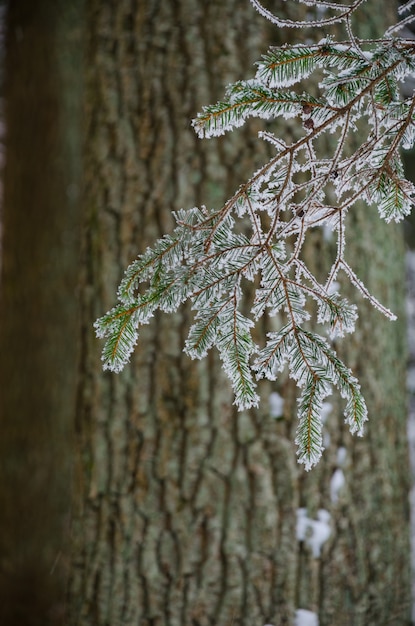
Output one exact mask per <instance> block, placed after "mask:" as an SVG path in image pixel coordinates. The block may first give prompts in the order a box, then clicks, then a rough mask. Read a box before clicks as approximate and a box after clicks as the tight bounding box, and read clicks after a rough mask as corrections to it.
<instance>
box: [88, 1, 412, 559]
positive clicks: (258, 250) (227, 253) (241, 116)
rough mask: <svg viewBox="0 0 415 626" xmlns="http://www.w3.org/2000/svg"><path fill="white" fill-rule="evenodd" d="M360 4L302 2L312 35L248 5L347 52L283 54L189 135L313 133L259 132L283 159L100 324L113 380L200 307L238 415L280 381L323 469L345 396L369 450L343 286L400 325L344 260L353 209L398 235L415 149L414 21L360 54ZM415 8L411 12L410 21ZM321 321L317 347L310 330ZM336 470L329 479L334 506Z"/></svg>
mask: <svg viewBox="0 0 415 626" xmlns="http://www.w3.org/2000/svg"><path fill="white" fill-rule="evenodd" d="M363 1H364V0H356V1H355V2H353V3H346V4H345V3H343V2H319V1H318V0H298V2H300V3H302V4H305V5H306V6H308V7H314V8H316V9H319V10H318V11H316V13H315V14H316V19H315V20H314V21H312V20H311V21H307V22H304V23H303V22H294V21H290V20H283V19H280V18H279V17H278V16H276V15H273V14H271V13H270V12H269V11H268V9H266V8H264V7H263V6H262V4H261V3H260V2H259V0H251V2H252V4H253V6H254V7H255V8H256V9H257V10H258V11H259V12H260V13H261V14H262V15H263V16H264V17H265V18H267V19H269V20H270V21H271V22H272V23H274V24H275V25H277V26H278V27H284V26H288V27H302V26H307V28H309V27H310V26H315V27H320V26H324V28H325V29H326V28H328V27H330V25H332V24H335V23H338V22H344V24H345V26H346V30H347V32H348V34H349V38H348V40H345V41H340V42H338V41H335V39H334V38H333V37H331V36H326V37H324V38H323V39H321V37H320V38H316V42H315V43H314V42H312V41H310V42H309V43H307V44H295V45H291V46H289V45H285V46H282V47H279V48H276V47H272V48H271V49H270V50H268V52H267V53H266V54H264V55H263V56H262V58H261V59H260V60H259V62H258V63H257V65H256V71H255V73H254V75H253V76H252V77H251V78H250V79H248V80H240V81H238V82H236V83H234V84H231V85H230V86H229V87H228V88H227V90H226V93H225V96H224V98H223V99H222V100H221V101H219V102H217V103H216V104H213V105H209V106H205V107H204V108H203V110H202V111H201V112H200V114H199V115H198V116H197V117H196V119H195V120H193V126H194V129H195V131H196V133H197V134H198V135H199V137H217V136H219V135H222V134H224V133H226V132H228V131H232V130H234V129H237V128H238V127H240V126H242V125H243V124H244V123H245V121H246V120H247V119H248V118H250V117H256V118H259V119H262V120H274V119H277V118H282V119H294V120H297V122H298V126H299V128H301V127H302V130H303V132H302V134H301V135H300V136H299V138H298V139H296V140H293V141H292V142H290V140H289V139H288V138H284V137H280V136H277V135H275V134H273V133H272V132H270V130H268V129H267V130H263V131H261V132H260V134H259V136H260V139H261V140H265V141H267V142H268V143H269V146H270V149H271V150H272V151H273V154H272V157H271V159H270V160H269V161H268V162H267V163H265V164H264V165H262V166H261V167H260V168H259V169H258V170H257V171H256V172H255V173H254V174H253V175H252V176H251V178H250V179H249V180H248V181H246V182H245V183H244V184H241V186H240V187H239V189H238V190H237V191H236V192H235V193H234V195H233V196H232V197H231V198H229V200H228V201H227V202H226V203H225V205H224V206H222V207H221V208H219V209H216V210H215V209H207V208H206V207H204V206H202V207H200V208H198V207H194V208H192V209H189V210H184V209H182V210H180V211H177V212H176V213H175V214H174V217H175V220H176V227H175V229H174V231H173V233H171V234H169V235H166V236H164V237H163V238H161V239H159V240H158V241H157V242H156V243H155V244H154V246H153V247H152V248H148V249H147V250H146V251H145V252H144V253H143V254H142V255H140V256H139V257H138V258H137V259H136V261H134V262H133V263H132V264H131V265H130V267H129V268H128V269H127V271H126V274H125V277H124V279H123V280H122V282H121V285H120V287H119V290H118V297H119V304H118V305H117V306H116V307H114V308H113V309H112V310H111V311H109V313H107V314H106V315H105V316H103V317H102V318H100V319H99V320H97V322H96V324H95V328H96V333H97V335H98V336H99V337H103V338H105V339H106V343H105V346H104V349H103V357H102V358H103V362H104V367H105V368H108V369H111V370H113V371H115V372H118V371H120V370H121V369H122V367H123V366H124V365H125V363H126V362H127V361H128V359H129V357H130V355H131V353H132V350H133V348H134V345H135V343H136V341H137V338H138V329H139V327H140V326H141V325H142V324H147V323H149V321H150V320H151V318H152V316H153V314H154V312H155V311H156V310H158V309H159V310H161V311H164V312H167V313H169V312H172V311H175V310H177V308H178V307H179V306H180V305H181V304H182V303H184V302H186V301H188V302H190V304H191V306H192V309H193V311H194V320H193V323H192V324H191V327H190V330H189V334H188V338H187V340H186V343H185V351H186V352H187V354H188V355H189V356H190V357H191V358H197V359H200V358H203V357H205V356H206V354H207V353H208V352H209V350H211V349H212V348H216V349H217V350H218V351H219V354H220V358H221V360H222V363H223V367H224V369H225V371H226V373H227V375H228V377H229V379H230V381H231V384H232V387H233V389H234V392H235V403H236V405H237V406H238V408H239V409H247V408H250V407H256V406H257V405H258V402H259V397H258V394H257V390H256V384H257V383H256V379H259V378H267V379H269V380H275V379H276V377H277V376H278V374H279V373H280V372H281V371H282V370H283V369H284V368H286V369H287V371H288V373H289V374H290V376H291V377H292V378H293V379H294V380H295V381H296V383H297V385H298V387H299V390H300V393H299V399H298V418H299V419H298V427H297V434H296V443H297V445H298V460H299V462H300V463H302V464H304V467H305V469H310V468H311V467H312V466H314V465H315V464H316V463H317V462H318V460H319V458H320V457H321V454H322V451H323V441H324V436H323V426H324V419H325V407H326V406H327V403H326V402H325V399H326V398H327V396H328V395H330V394H331V393H332V390H333V389H337V390H338V391H339V392H340V395H341V397H342V398H344V400H345V410H344V413H345V419H346V423H347V424H348V425H349V428H350V431H351V432H352V433H356V434H359V435H361V434H362V432H363V426H364V422H365V421H366V419H367V409H366V405H365V401H364V399H363V397H362V394H361V391H360V386H359V384H358V381H357V380H356V378H355V377H354V376H353V374H352V372H351V371H350V370H349V369H348V368H347V366H346V365H345V364H344V363H343V362H342V361H341V360H340V359H339V358H338V356H337V354H336V352H335V349H334V347H333V343H332V340H333V339H335V338H338V337H343V336H345V335H346V334H348V333H352V332H353V330H354V327H355V323H356V320H357V308H356V306H355V305H354V304H351V303H349V302H348V301H347V300H346V299H345V298H344V297H342V296H341V294H340V285H341V281H340V280H339V278H340V275H341V274H343V277H346V278H348V280H349V281H350V282H351V283H352V284H353V285H354V286H355V288H356V289H357V291H359V292H360V293H361V294H362V295H363V296H364V297H365V298H367V299H368V300H369V301H370V302H371V304H372V305H373V306H374V307H375V308H377V309H378V310H379V311H380V312H381V313H382V314H383V315H385V316H386V317H388V318H389V319H391V320H392V319H395V315H394V314H393V313H392V312H391V311H389V309H387V308H386V307H385V306H384V305H382V304H381V303H380V302H379V301H378V300H377V299H376V297H375V296H374V295H373V294H371V293H370V292H369V291H368V289H367V287H366V286H365V285H364V284H363V282H362V281H361V280H360V278H359V277H358V276H357V275H356V274H355V272H354V270H353V268H352V267H351V266H350V265H349V264H348V263H347V262H346V260H345V249H346V241H347V216H348V213H349V212H351V211H358V210H361V209H360V208H359V205H358V204H357V202H358V201H361V200H364V201H366V202H367V203H375V204H376V205H377V208H378V211H379V215H380V218H382V219H384V220H385V221H386V222H391V221H396V222H398V221H400V220H402V219H403V218H404V217H405V216H406V215H408V213H409V212H410V210H411V208H412V205H413V204H414V199H415V186H414V185H413V184H412V183H411V182H409V181H408V180H406V178H405V175H404V171H403V166H402V161H401V155H400V151H401V148H404V149H409V148H412V147H413V145H414V141H415V98H414V97H413V96H411V97H409V98H406V99H405V98H403V97H402V95H401V93H402V92H401V88H400V86H401V83H402V81H404V80H405V78H406V77H407V76H409V75H413V74H414V73H415V47H414V45H413V42H409V41H408V40H406V39H404V38H402V39H400V38H398V37H396V36H395V35H396V33H397V32H399V28H400V26H401V25H402V24H404V23H407V20H408V19H412V16H409V17H404V18H403V19H402V22H401V23H400V24H399V25H398V27H395V26H393V27H391V28H390V29H389V30H388V31H387V33H386V35H385V37H384V38H380V39H378V40H376V41H374V40H373V41H367V42H365V41H361V40H359V41H358V40H357V39H356V38H355V37H354V35H353V33H352V32H351V30H350V15H351V14H352V13H354V12H355V11H357V10H358V9H359V7H360V5H361V4H362V3H363ZM412 5H413V2H412V0H411V1H410V2H407V3H406V5H405V6H404V7H402V15H404V14H406V12H407V11H409V9H410V8H411V7H412ZM316 70H318V71H319V72H318V75H319V81H320V82H319V84H318V90H316V91H315V93H314V95H311V94H310V93H308V92H307V91H304V88H302V87H301V82H302V81H303V80H304V79H308V80H310V77H312V76H313V74H314V72H315V71H316ZM362 119H363V120H364V121H365V122H366V123H365V125H362V124H361V123H360V122H361V120H362ZM365 128H366V129H367V130H366V131H365V130H364V129H365ZM327 133H333V134H334V135H335V136H336V137H337V142H336V145H335V146H334V148H333V149H332V151H331V153H329V152H328V148H327V142H326V141H322V138H323V136H324V135H325V134H327ZM350 137H353V140H354V143H356V142H358V145H357V146H355V150H354V152H353V153H350V151H348V149H347V146H348V144H349V138H350ZM331 143H333V142H331ZM315 228H322V229H323V231H324V233H325V236H326V237H327V236H328V234H329V235H330V237H331V238H332V239H334V238H336V239H337V248H336V251H335V253H334V255H333V263H332V266H331V268H330V270H329V271H328V274H327V276H326V277H324V278H323V280H321V279H318V278H317V277H316V276H314V274H313V273H312V271H311V270H310V269H309V268H308V267H307V266H306V265H305V263H304V261H303V255H302V252H303V246H304V242H305V241H306V239H307V235H308V231H309V230H310V229H315ZM247 283H250V285H249V288H248V291H249V294H248V295H247ZM251 294H252V296H251ZM312 311H316V320H315V321H316V323H317V325H319V326H320V328H321V332H320V331H319V332H318V331H317V330H315V328H316V325H315V324H314V325H311V324H310V320H311V312H312ZM264 316H267V317H271V318H274V320H273V323H272V326H271V327H272V331H271V332H269V333H268V334H267V335H266V337H263V338H262V339H259V340H258V338H257V336H258V332H256V331H257V328H256V325H257V322H259V321H260V320H261V318H263V317H264ZM268 327H269V325H268ZM317 328H318V326H317ZM253 337H255V340H254V338H253ZM257 342H258V343H259V345H257ZM278 399H279V398H278ZM276 400H277V396H271V399H270V413H271V415H274V416H275V415H276V414H277V413H278V414H280V413H281V412H282V408H281V407H280V406H278V408H277V407H276ZM340 471H341V470H338V473H337V474H335V475H334V476H333V481H332V482H333V484H332V497H333V499H335V498H336V497H337V492H338V489H339V487H338V485H339V484H340V482H341V478H342V475H341V474H340V473H339V472H340ZM313 523H314V522H313ZM315 523H320V524H323V525H324V523H325V522H323V521H322V520H317V522H315ZM326 526H327V524H326ZM321 528H323V526H322V527H321ZM313 532H314V531H313ZM314 550H317V548H316V547H314Z"/></svg>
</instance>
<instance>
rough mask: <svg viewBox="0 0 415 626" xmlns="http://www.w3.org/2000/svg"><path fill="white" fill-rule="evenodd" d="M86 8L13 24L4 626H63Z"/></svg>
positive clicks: (20, 17) (5, 317)
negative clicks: (82, 46) (83, 38)
mask: <svg viewBox="0 0 415 626" xmlns="http://www.w3.org/2000/svg"><path fill="white" fill-rule="evenodd" d="M80 6H81V1H80V0H76V1H71V2H69V3H68V2H65V1H64V0H62V1H60V0H26V1H24V0H15V1H11V2H9V7H8V12H7V19H6V31H7V32H6V42H5V43H6V61H5V63H6V67H5V74H6V77H5V85H4V90H5V111H4V121H5V126H6V128H7V133H6V140H5V148H6V166H5V170H4V178H3V180H4V199H3V208H2V222H3V244H2V246H3V250H2V257H3V258H2V276H1V305H0V346H1V349H0V624H2V625H4V626H35V625H36V626H48V625H57V624H62V623H63V611H64V598H65V596H64V589H65V577H66V570H67V560H68V559H67V553H66V552H65V551H66V549H67V542H68V528H69V525H68V522H69V507H70V501H69V490H70V472H69V467H70V466H69V459H70V454H71V449H70V446H69V441H70V438H69V435H70V433H71V432H72V429H71V423H72V420H73V414H74V407H75V401H74V400H75V393H76V382H75V375H76V344H77V340H76V329H77V310H78V306H77V295H76V285H77V278H78V263H79V226H80V219H79V218H80V211H79V201H78V200H77V183H78V179H79V173H80V158H79V157H80V150H79V146H80V142H79V128H80V101H81V100H80V75H79V73H78V72H79V65H80V61H81V57H80V50H81V47H80V44H81V42H82V40H81V32H80V28H81V25H82V20H81V15H80Z"/></svg>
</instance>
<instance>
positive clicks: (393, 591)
mask: <svg viewBox="0 0 415 626" xmlns="http://www.w3.org/2000/svg"><path fill="white" fill-rule="evenodd" d="M267 6H269V7H270V8H274V9H276V10H278V12H279V14H280V15H281V14H285V15H289V16H290V17H295V12H298V11H299V7H298V6H296V5H295V3H290V2H287V3H285V2H284V3H283V2H281V1H278V0H275V1H274V2H269V3H268V5H267ZM364 6H365V7H366V11H367V14H366V16H365V15H363V16H362V14H360V15H361V18H360V19H361V20H362V24H363V25H364V27H365V28H366V29H367V28H370V29H372V30H371V32H370V35H372V34H373V35H374V36H375V35H379V34H381V32H382V26H383V25H382V23H381V22H382V20H384V19H386V17H387V16H386V13H387V12H388V11H389V12H390V14H391V15H392V16H393V14H394V7H393V4H392V3H388V8H387V9H385V7H384V6H383V7H382V11H379V6H378V3H377V2H376V1H375V0H371V1H369V2H367V3H365V5H364ZM389 17H390V16H389ZM87 33H88V40H87V49H88V52H87V75H86V100H85V102H86V109H85V119H86V135H85V138H84V139H85V187H84V200H83V211H84V216H85V223H84V227H83V231H84V237H83V246H84V249H83V254H84V257H83V268H84V273H83V277H82V348H81V351H82V355H81V369H80V372H79V381H80V384H79V405H78V411H77V442H78V451H79V465H78V472H77V474H76V479H77V481H76V491H77V493H78V498H77V506H76V513H75V519H74V524H73V541H74V552H73V563H72V573H71V584H70V597H69V604H70V623H71V624H72V625H73V626H74V625H77V626H81V625H82V626H89V625H91V624H94V625H95V624H96V625H104V624H111V625H116V624H117V625H118V624H120V625H121V624H122V625H127V626H129V625H130V624H131V625H132V624H134V625H137V624H140V626H150V625H152V626H155V625H166V626H167V624H170V625H177V626H179V625H181V626H185V625H189V624H194V625H200V626H201V625H206V626H207V625H212V624H214V625H215V626H231V625H234V626H236V625H237V624H239V625H242V624H244V625H246V626H248V625H249V626H252V625H255V626H263V625H264V624H266V623H272V624H275V625H276V626H277V625H278V626H280V625H282V624H290V625H291V624H292V623H293V615H294V611H295V610H296V609H298V608H304V609H309V610H312V611H315V612H317V613H319V618H320V626H343V625H346V624H347V625H348V626H349V625H351V624H353V626H379V625H380V624H382V625H385V624H394V625H407V624H409V623H410V617H409V615H410V586H409V561H410V549H409V525H408V523H409V510H408V490H409V487H408V483H409V467H408V458H407V457H408V452H407V446H406V403H405V348H404V345H405V341H404V340H405V326H404V319H403V312H404V305H403V302H404V300H403V298H404V293H403V289H404V270H403V244H402V238H401V232H400V230H399V229H398V228H394V227H393V226H392V227H390V226H389V227H386V226H385V224H382V223H381V222H380V220H379V219H378V217H377V215H376V211H375V210H373V211H372V210H368V209H367V208H365V209H364V210H363V211H361V212H360V213H359V214H358V215H355V216H354V217H351V220H353V222H354V224H355V233H354V235H353V241H352V242H351V244H350V247H349V254H350V256H351V257H353V258H354V265H355V267H357V269H358V271H359V273H360V276H361V277H362V278H363V280H364V281H365V282H366V284H367V286H368V287H369V289H371V290H373V292H374V293H375V295H376V296H377V297H379V298H380V299H381V300H382V301H383V302H384V303H385V304H386V306H390V307H391V308H393V310H394V311H396V312H397V313H398V314H399V315H400V321H399V322H396V323H394V324H391V323H390V322H387V321H385V320H383V319H380V315H379V314H378V313H377V312H376V311H372V310H371V309H370V307H366V306H365V304H364V303H363V305H362V309H361V310H362V314H361V318H362V319H361V322H360V324H359V328H358V331H357V333H356V335H355V336H354V338H352V339H351V340H350V338H349V339H348V340H347V343H348V346H349V347H348V348H345V350H346V349H347V352H348V355H347V358H348V362H349V364H350V365H351V366H352V367H353V368H354V370H355V372H356V374H357V375H358V376H360V378H361V381H362V385H363V388H364V392H365V395H366V398H367V401H368V405H369V411H370V416H371V422H370V424H369V426H368V428H367V433H366V436H365V437H364V438H363V439H359V440H356V439H352V438H351V437H350V436H349V434H348V433H347V432H346V430H345V427H344V424H343V418H342V414H341V412H340V410H339V407H337V406H335V405H336V402H333V409H332V412H331V414H330V416H329V417H328V420H327V437H326V448H327V450H326V452H325V456H324V459H323V461H322V462H321V463H320V465H319V467H318V468H317V469H316V470H314V471H313V472H312V473H310V474H309V475H306V474H305V472H304V470H303V468H302V467H299V466H298V465H297V464H296V455H295V446H294V444H293V440H294V433H295V429H296V418H295V413H296V407H295V402H294V400H293V389H292V386H290V385H289V384H286V385H283V387H284V388H285V405H284V416H283V418H282V419H279V420H276V419H274V418H271V417H270V415H269V403H268V399H267V397H268V394H269V392H270V391H273V390H275V389H277V388H278V387H275V388H274V387H272V386H271V385H270V384H264V385H263V397H264V399H263V404H262V407H261V409H260V410H259V411H250V412H248V413H242V414H240V415H238V414H237V413H236V411H235V409H234V407H233V406H232V396H231V393H230V391H229V386H228V383H227V381H226V380H225V378H224V376H223V374H222V372H221V370H220V364H219V362H218V359H217V357H216V356H215V355H210V356H209V358H208V359H206V360H205V361H203V362H201V363H195V362H191V361H190V360H189V359H188V358H187V357H186V356H185V355H184V354H183V353H182V347H183V342H184V339H185V336H186V329H187V327H188V325H189V319H190V313H189V310H188V309H186V308H184V309H183V310H182V311H181V312H180V314H178V315H175V316H161V317H156V318H155V319H154V320H153V322H152V324H150V325H149V326H148V327H145V328H143V330H142V332H141V337H140V340H139V345H138V347H137V351H136V353H135V355H134V356H133V359H132V363H131V364H130V365H129V366H128V367H127V368H126V370H125V371H124V372H123V373H122V374H121V375H118V376H116V375H113V374H108V373H105V374H104V373H103V372H102V371H101V363H100V347H101V346H100V345H99V342H98V341H97V340H96V339H95V338H94V336H93V333H92V330H91V325H92V323H93V321H94V320H95V319H96V317H97V316H100V315H102V314H103V313H104V312H105V311H106V310H107V309H108V308H110V307H111V306H113V304H114V303H115V292H116V287H117V285H118V282H119V280H120V278H121V276H122V272H123V270H124V268H125V267H126V265H127V264H128V263H129V262H130V261H131V260H132V259H133V258H134V257H135V256H136V254H137V252H139V251H143V250H144V249H145V247H146V246H147V245H149V244H151V243H152V242H153V241H154V239H155V238H156V237H158V236H160V235H161V234H163V233H164V232H165V231H166V230H169V229H170V228H171V226H172V220H171V216H170V210H171V209H178V208H180V207H182V206H183V207H191V206H194V205H200V204H202V203H204V204H208V205H214V206H216V207H218V206H220V205H221V203H222V202H223V201H224V200H225V198H226V197H227V196H229V195H230V194H231V193H232V191H233V190H234V189H235V188H236V187H237V186H238V184H239V183H241V182H242V181H244V180H245V178H246V177H247V176H248V175H249V173H250V172H251V171H252V169H253V168H254V167H256V165H257V160H258V159H259V160H260V159H261V158H263V157H264V155H261V154H259V149H258V143H257V140H256V137H255V130H256V128H257V127H256V125H255V123H251V124H250V125H249V127H248V129H246V128H245V129H241V130H239V131H237V132H235V133H233V134H232V135H230V136H227V137H225V138H221V139H215V140H211V141H210V142H209V141H205V142H201V141H198V140H197V139H196V138H195V136H194V134H193V132H192V129H191V127H190V119H191V118H192V116H194V115H195V114H196V112H197V111H198V110H199V109H200V107H201V105H202V104H206V103H210V102H214V101H215V100H216V99H218V98H220V96H221V94H222V93H223V90H224V87H225V86H226V84H227V83H228V82H230V81H234V80H236V79H238V78H243V77H244V78H247V77H248V76H249V75H252V73H253V71H254V70H253V68H252V63H253V61H254V60H255V59H257V58H258V55H259V54H260V53H261V52H265V51H266V47H267V45H268V43H279V42H281V41H282V39H281V38H285V37H297V36H298V35H297V34H296V33H294V34H293V33H292V31H290V32H287V33H286V32H281V31H280V30H276V29H274V30H272V29H270V28H269V27H268V26H267V24H266V23H264V20H262V19H261V18H260V17H259V16H258V15H257V14H256V13H255V11H254V10H253V8H252V7H251V6H250V4H249V3H248V2H247V1H246V2H241V1H240V0H226V1H225V2H223V1H222V0H211V1H210V2H206V3H203V2H199V1H198V0H176V1H175V2H162V3H160V2H157V1H156V0H148V1H147V2H144V3H136V2H133V1H132V0H120V1H118V2H113V1H111V0H101V1H99V0H90V2H89V11H88V16H87ZM270 33H271V38H270ZM284 40H285V39H284ZM294 127H295V123H288V122H287V123H286V126H285V127H284V128H281V133H284V134H286V133H287V132H291V131H293V128H294ZM322 244H323V241H322V239H321V237H319V236H317V235H316V237H315V240H314V242H313V245H312V246H310V248H309V252H308V254H309V255H310V259H311V261H310V262H311V263H315V264H323V263H324V255H325V253H324V252H323V249H322ZM352 297H353V298H354V299H355V298H356V294H352ZM342 483H344V484H343V486H341V485H342ZM299 509H301V510H303V521H304V520H305V519H306V518H307V519H309V520H313V521H314V522H315V523H314V525H313V524H311V522H308V531H307V533H306V535H305V537H304V540H303V541H298V539H297V535H296V526H297V516H298V514H299V513H298V511H299ZM300 514H301V513H300ZM317 522H319V523H320V526H318V523H317ZM313 529H314V535H313V534H312V532H313ZM319 530H321V531H322V532H323V533H324V532H326V533H327V536H326V541H325V542H324V543H322V544H321V546H318V545H317V543H318V542H317V540H318V538H319V537H323V535H320V534H319V532H318V531H319ZM313 539H314V540H315V544H314V550H313V549H312V545H311V542H312V540H313ZM316 542H317V543H316Z"/></svg>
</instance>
